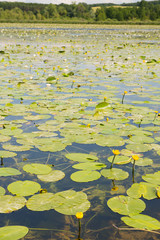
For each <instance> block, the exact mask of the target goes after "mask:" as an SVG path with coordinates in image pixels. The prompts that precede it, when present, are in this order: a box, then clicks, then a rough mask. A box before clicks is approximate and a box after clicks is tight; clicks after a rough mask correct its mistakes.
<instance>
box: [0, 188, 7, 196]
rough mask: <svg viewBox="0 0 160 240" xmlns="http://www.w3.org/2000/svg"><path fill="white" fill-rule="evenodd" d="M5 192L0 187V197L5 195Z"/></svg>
mask: <svg viewBox="0 0 160 240" xmlns="http://www.w3.org/2000/svg"><path fill="white" fill-rule="evenodd" d="M5 192H6V190H5V189H4V188H3V187H0V196H3V195H4V194H5Z"/></svg>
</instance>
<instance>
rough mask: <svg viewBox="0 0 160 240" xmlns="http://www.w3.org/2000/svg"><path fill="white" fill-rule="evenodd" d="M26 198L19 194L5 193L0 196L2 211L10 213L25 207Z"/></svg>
mask: <svg viewBox="0 0 160 240" xmlns="http://www.w3.org/2000/svg"><path fill="white" fill-rule="evenodd" d="M25 204H26V199H25V198H24V197H19V196H10V195H4V196H0V213H10V212H13V211H16V210H19V209H21V208H23V207H24V206H25Z"/></svg>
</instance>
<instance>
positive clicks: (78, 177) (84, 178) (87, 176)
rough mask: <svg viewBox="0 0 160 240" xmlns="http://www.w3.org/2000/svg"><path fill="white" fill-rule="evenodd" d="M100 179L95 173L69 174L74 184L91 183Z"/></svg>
mask: <svg viewBox="0 0 160 240" xmlns="http://www.w3.org/2000/svg"><path fill="white" fill-rule="evenodd" d="M100 177H101V174H100V173H99V172H97V171H89V170H88V171H87V170H86V171H85V170H84V171H77V172H74V173H72V174H71V179H72V180H73V181H75V182H91V181H94V180H97V179H99V178H100Z"/></svg>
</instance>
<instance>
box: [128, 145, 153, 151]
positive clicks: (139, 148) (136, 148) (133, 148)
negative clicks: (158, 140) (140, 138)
mask: <svg viewBox="0 0 160 240" xmlns="http://www.w3.org/2000/svg"><path fill="white" fill-rule="evenodd" d="M126 148H127V149H129V150H131V151H133V152H135V153H137V152H148V151H149V150H151V148H152V147H151V146H150V145H148V144H128V145H127V146H126Z"/></svg>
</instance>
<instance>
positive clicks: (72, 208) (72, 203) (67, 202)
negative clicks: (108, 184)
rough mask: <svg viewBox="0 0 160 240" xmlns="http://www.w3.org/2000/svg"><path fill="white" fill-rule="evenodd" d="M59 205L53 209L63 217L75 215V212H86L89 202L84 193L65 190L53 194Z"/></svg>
mask: <svg viewBox="0 0 160 240" xmlns="http://www.w3.org/2000/svg"><path fill="white" fill-rule="evenodd" d="M55 198H56V201H57V203H59V205H58V206H57V207H54V209H55V210H56V211H57V212H59V213H62V214H65V215H76V213H77V212H86V211H87V210H88V209H89V208H90V202H89V201H88V200H87V195H86V194H85V193H84V192H76V191H74V190H67V191H63V192H59V193H56V194H55Z"/></svg>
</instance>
